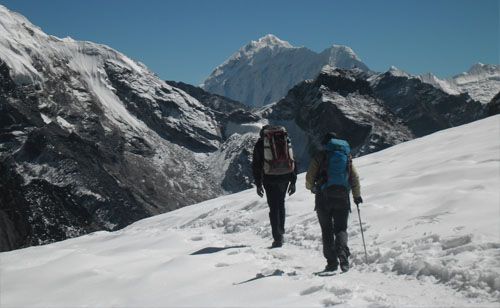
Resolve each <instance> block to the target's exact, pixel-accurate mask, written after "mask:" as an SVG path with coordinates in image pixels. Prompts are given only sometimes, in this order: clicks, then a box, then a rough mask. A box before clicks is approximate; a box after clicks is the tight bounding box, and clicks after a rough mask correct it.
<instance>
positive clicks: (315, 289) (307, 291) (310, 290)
mask: <svg viewBox="0 0 500 308" xmlns="http://www.w3.org/2000/svg"><path fill="white" fill-rule="evenodd" d="M324 286H325V285H323V284H322V285H319V286H312V287H310V288H307V289H305V290H304V291H302V292H300V295H301V296H304V295H309V294H313V293H316V292H318V291H320V290H323V288H324Z"/></svg>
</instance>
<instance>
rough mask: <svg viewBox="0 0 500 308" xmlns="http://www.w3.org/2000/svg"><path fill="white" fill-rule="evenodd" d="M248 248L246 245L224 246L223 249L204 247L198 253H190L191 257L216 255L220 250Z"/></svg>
mask: <svg viewBox="0 0 500 308" xmlns="http://www.w3.org/2000/svg"><path fill="white" fill-rule="evenodd" d="M245 247H248V246H247V245H236V246H225V247H205V248H202V249H200V250H198V251H195V252H193V253H191V254H190V255H191V256H196V255H206V254H211V253H216V252H219V251H222V250H226V249H233V248H245Z"/></svg>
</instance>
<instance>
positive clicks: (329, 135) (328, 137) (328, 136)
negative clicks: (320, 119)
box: [321, 132, 338, 145]
mask: <svg viewBox="0 0 500 308" xmlns="http://www.w3.org/2000/svg"><path fill="white" fill-rule="evenodd" d="M336 138H338V137H337V134H336V133H334V132H329V133H326V134H325V135H324V136H323V139H321V144H322V145H325V144H327V143H328V141H330V140H332V139H336Z"/></svg>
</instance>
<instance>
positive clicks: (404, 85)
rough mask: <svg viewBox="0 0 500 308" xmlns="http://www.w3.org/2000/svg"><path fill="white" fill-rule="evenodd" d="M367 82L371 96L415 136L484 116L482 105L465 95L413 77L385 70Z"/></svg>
mask: <svg viewBox="0 0 500 308" xmlns="http://www.w3.org/2000/svg"><path fill="white" fill-rule="evenodd" d="M371 83H372V86H373V89H374V93H375V95H376V96H377V97H378V98H380V99H381V100H382V101H383V102H384V104H385V106H387V107H388V108H389V109H390V110H391V111H392V112H393V113H394V114H396V115H397V116H398V117H400V118H401V119H403V121H404V123H405V124H406V125H407V126H408V127H409V128H410V129H411V130H412V132H413V133H414V134H415V136H417V137H420V136H424V135H427V134H430V133H432V132H435V131H438V130H441V129H445V128H449V127H453V126H457V125H461V124H465V123H469V122H472V121H475V120H478V119H480V118H482V117H484V106H483V105H482V104H481V103H479V102H476V101H474V100H472V99H471V98H470V97H469V96H468V95H467V94H460V95H450V94H447V93H445V92H444V91H442V90H439V89H437V88H435V87H433V86H431V85H430V84H427V83H424V82H422V81H421V80H419V79H417V78H412V77H410V76H402V75H401V74H394V72H393V71H389V72H387V73H383V74H380V75H378V76H376V77H375V78H372V79H371Z"/></svg>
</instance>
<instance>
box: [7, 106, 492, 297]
mask: <svg viewBox="0 0 500 308" xmlns="http://www.w3.org/2000/svg"><path fill="white" fill-rule="evenodd" d="M499 133H500V116H495V117H490V118H487V119H485V120H481V121H477V122H474V123H471V124H468V125H464V126H461V127H457V128H453V129H449V130H446V131H441V132H438V133H435V134H433V135H430V136H427V137H424V138H419V139H415V140H412V141H410V142H406V143H403V144H400V145H397V146H394V147H392V148H389V149H387V150H384V151H381V152H377V153H375V154H371V155H367V156H364V157H361V158H358V159H356V160H355V161H354V163H355V165H356V167H357V168H358V171H359V173H360V176H361V185H362V196H363V198H364V199H365V203H364V204H362V205H361V215H362V221H363V227H364V230H365V238H366V243H367V250H368V253H369V258H368V263H365V260H364V253H363V247H362V242H361V236H360V232H359V222H358V219H357V213H356V211H355V206H353V212H352V215H351V216H350V224H349V230H348V231H349V241H350V242H349V245H350V248H351V252H352V256H351V263H352V268H351V270H350V271H349V272H348V273H346V274H337V275H335V276H333V277H318V276H315V275H314V274H313V273H314V272H316V271H320V270H322V269H323V267H324V265H325V260H324V258H323V256H322V253H321V248H322V245H321V233H320V229H319V224H318V222H317V218H316V215H315V212H314V211H313V207H314V205H313V204H314V202H313V195H311V194H310V193H309V192H308V191H306V190H305V188H304V175H303V174H302V175H300V176H299V179H298V183H297V187H298V191H297V193H296V194H295V195H293V196H291V197H287V223H286V235H285V246H284V247H283V248H279V249H268V246H269V245H270V244H271V241H272V239H271V232H270V226H269V221H268V208H267V204H266V201H265V198H262V199H261V198H259V197H258V196H257V195H256V194H255V192H254V190H247V191H243V192H241V193H237V194H233V195H228V196H224V197H220V198H217V199H213V200H209V201H205V202H202V203H200V204H197V205H193V206H189V207H185V208H182V209H179V210H176V211H173V212H170V213H166V214H163V215H158V216H155V217H151V218H148V219H144V220H141V221H139V222H137V223H134V224H133V225H131V226H129V227H127V228H125V229H122V230H120V231H116V232H112V233H108V232H96V233H93V234H90V235H87V236H83V237H80V238H75V239H71V240H67V241H63V242H59V243H54V244H51V245H46V246H41V247H31V248H27V249H21V250H16V251H12V252H7V253H2V254H0V270H1V272H0V294H1V297H0V306H2V307H3V306H5V307H11V306H23V307H25V306H38V307H47V306H50V307H67V306H73V307H75V306H120V307H137V306H141V307H151V306H155V307H188V306H189V307H193V306H203V307H206V306H211V307H228V306H232V307H234V306H238V307H245V306H247V307H255V306H266V307H268V306H294V307H327V306H333V305H339V306H341V307H359V306H364V307H368V306H369V307H401V306H412V307H414V306H420V307H421V306H427V307H428V306H433V307H434V306H448V307H451V306H453V307H470V306H481V307H498V304H499V301H500V281H499V278H498V277H500V258H499V256H500V239H499V235H500V232H499V231H500V230H499V217H500V215H499V214H500V213H499V205H500V196H499V191H498V187H500V185H499V184H500V174H499V172H500V165H499V163H500V160H499V154H500V142H499V139H498V136H499V135H500V134H499ZM241 246H245V247H241ZM224 248H225V249H224ZM197 252H198V254H193V253H197ZM268 275H270V276H268ZM267 276H268V277H267ZM254 278H257V279H254ZM252 279H253V280H252ZM26 294H29V296H26Z"/></svg>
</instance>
